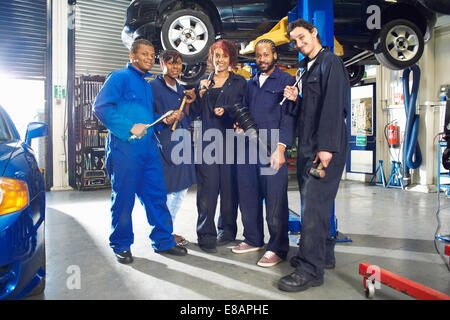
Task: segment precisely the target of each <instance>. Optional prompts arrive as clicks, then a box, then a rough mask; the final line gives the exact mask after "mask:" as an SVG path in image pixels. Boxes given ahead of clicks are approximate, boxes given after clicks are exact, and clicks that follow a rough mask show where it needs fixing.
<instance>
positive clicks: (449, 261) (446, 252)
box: [445, 246, 450, 265]
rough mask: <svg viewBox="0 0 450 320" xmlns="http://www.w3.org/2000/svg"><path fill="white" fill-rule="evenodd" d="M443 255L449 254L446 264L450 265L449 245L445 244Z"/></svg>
mask: <svg viewBox="0 0 450 320" xmlns="http://www.w3.org/2000/svg"><path fill="white" fill-rule="evenodd" d="M445 255H446V256H449V258H448V264H449V265H450V246H445Z"/></svg>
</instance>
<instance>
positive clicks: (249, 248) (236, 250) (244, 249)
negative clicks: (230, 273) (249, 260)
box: [231, 242, 264, 253]
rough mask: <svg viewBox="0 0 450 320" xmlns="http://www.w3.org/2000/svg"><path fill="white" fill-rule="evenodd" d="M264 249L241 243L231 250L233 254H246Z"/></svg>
mask: <svg viewBox="0 0 450 320" xmlns="http://www.w3.org/2000/svg"><path fill="white" fill-rule="evenodd" d="M263 248H264V247H253V246H251V245H249V244H247V243H245V242H241V243H240V244H238V245H237V246H236V247H234V248H233V249H231V251H233V252H234V253H247V252H254V251H259V250H262V249H263Z"/></svg>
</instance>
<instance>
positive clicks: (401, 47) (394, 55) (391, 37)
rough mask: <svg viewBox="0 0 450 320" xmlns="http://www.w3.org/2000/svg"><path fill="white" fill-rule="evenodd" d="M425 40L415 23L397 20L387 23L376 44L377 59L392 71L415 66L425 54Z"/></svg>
mask: <svg viewBox="0 0 450 320" xmlns="http://www.w3.org/2000/svg"><path fill="white" fill-rule="evenodd" d="M424 45H425V43H424V39H423V34H422V32H421V31H420V29H419V28H418V27H417V25H415V24H414V23H413V22H411V21H409V20H405V19H396V20H392V21H390V22H388V23H386V24H385V25H384V26H383V28H382V29H381V31H380V33H379V36H378V39H377V41H376V42H375V58H376V59H377V60H378V62H379V63H380V64H381V65H382V66H384V67H387V68H389V69H392V70H402V69H406V68H408V67H410V66H412V65H414V64H415V63H416V62H417V61H418V60H419V59H420V58H421V57H422V54H423V50H424Z"/></svg>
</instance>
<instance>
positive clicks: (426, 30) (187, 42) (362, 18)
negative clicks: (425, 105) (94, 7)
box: [122, 0, 449, 84]
mask: <svg viewBox="0 0 450 320" xmlns="http://www.w3.org/2000/svg"><path fill="white" fill-rule="evenodd" d="M436 2H439V0H435V1H433V0H427V1H425V0H424V1H417V0H397V1H392V0H362V1H355V0H333V8H334V34H335V38H336V40H337V41H338V42H339V43H340V44H341V45H342V49H343V55H342V56H341V57H342V59H343V60H344V63H345V64H346V66H347V69H348V71H349V75H350V80H351V83H352V84H355V83H357V82H359V81H360V80H361V78H362V77H363V75H364V65H368V64H371V65H373V64H381V65H383V66H385V67H387V68H390V69H393V70H401V69H405V68H407V67H409V66H411V65H413V64H415V63H416V62H417V61H418V60H419V59H420V57H421V56H422V53H423V50H424V44H425V42H427V41H428V40H429V39H430V38H431V30H432V28H433V26H434V24H435V23H436V13H435V12H434V11H433V10H430V9H428V8H427V7H425V6H424V5H427V6H428V7H430V3H431V5H435V7H436ZM297 5H298V0H285V1H279V0H133V1H132V2H131V3H130V5H129V7H128V9H127V14H126V22H125V25H124V29H123V32H122V41H123V43H124V44H125V45H126V46H127V47H128V48H129V47H130V46H131V43H132V42H133V40H135V39H138V38H145V39H148V40H150V41H151V42H152V43H153V44H154V45H155V48H156V50H157V51H159V50H161V49H175V50H177V51H179V52H180V53H181V55H182V57H183V62H184V69H183V75H182V80H184V81H185V82H187V83H192V82H194V81H196V80H198V79H199V77H200V76H202V75H203V74H204V72H205V70H206V62H205V61H206V56H207V54H208V49H209V47H210V45H211V44H212V43H213V42H214V41H215V40H216V39H218V38H226V39H232V40H235V41H236V42H237V43H239V44H240V46H241V48H244V47H245V46H246V45H247V44H248V43H249V42H250V41H252V40H254V39H255V38H257V37H259V36H261V35H262V34H265V33H266V32H268V31H269V30H271V29H272V28H273V27H274V26H275V25H276V24H277V23H278V22H279V21H280V20H281V19H282V18H283V17H285V16H287V14H288V12H290V11H291V10H292V9H294V8H295V7H296V6H297ZM372 5H376V6H378V7H379V8H380V19H381V23H380V28H379V29H377V28H369V27H368V25H367V19H368V18H369V17H370V15H371V12H370V10H369V12H368V10H367V8H368V7H369V6H372ZM444 6H445V5H444ZM437 7H440V8H441V9H442V8H443V5H439V4H438V6H437ZM431 8H432V9H435V8H433V7H432V6H431ZM443 9H444V10H449V9H448V8H447V9H445V8H443ZM278 53H279V54H278V56H279V59H278V62H279V63H280V64H290V65H292V64H295V63H296V62H298V56H297V53H296V52H295V50H294V49H293V48H292V47H291V46H290V45H289V44H288V43H286V44H283V45H281V46H279V48H278ZM355 57H356V58H355ZM251 58H252V57H251V56H248V55H241V56H240V59H241V61H248V60H249V59H251Z"/></svg>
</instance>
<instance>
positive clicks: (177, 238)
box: [173, 234, 189, 247]
mask: <svg viewBox="0 0 450 320" xmlns="http://www.w3.org/2000/svg"><path fill="white" fill-rule="evenodd" d="M173 237H174V240H175V242H176V243H177V246H179V247H182V246H185V245H187V244H189V241H187V240H186V239H185V238H184V237H182V236H179V235H177V234H174V235H173Z"/></svg>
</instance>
